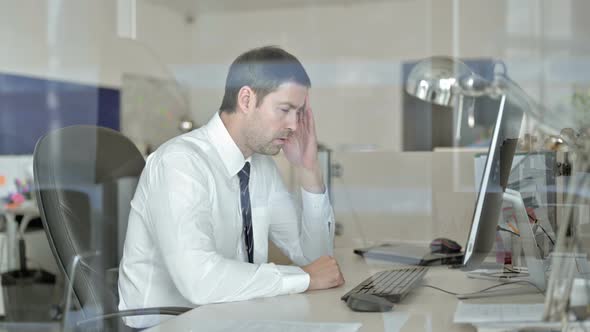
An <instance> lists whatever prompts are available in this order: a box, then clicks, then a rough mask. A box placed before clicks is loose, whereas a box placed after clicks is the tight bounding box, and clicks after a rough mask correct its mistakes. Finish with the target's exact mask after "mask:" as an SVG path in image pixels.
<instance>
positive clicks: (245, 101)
mask: <svg viewBox="0 0 590 332" xmlns="http://www.w3.org/2000/svg"><path fill="white" fill-rule="evenodd" d="M237 106H238V111H241V112H246V113H249V112H250V111H251V110H253V109H254V107H256V93H254V90H252V88H250V87H249V86H243V87H242V88H241V89H240V91H238V105H237Z"/></svg>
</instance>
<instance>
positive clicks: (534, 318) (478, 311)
mask: <svg viewBox="0 0 590 332" xmlns="http://www.w3.org/2000/svg"><path fill="white" fill-rule="evenodd" d="M543 306H544V304H543V303H535V304H506V303H500V304H471V303H465V302H463V301H461V302H459V304H458V305H457V310H456V311H455V317H454V318H453V321H454V322H455V323H468V324H473V325H485V324H492V325H495V324H505V323H529V322H530V323H537V322H541V320H542V317H543Z"/></svg>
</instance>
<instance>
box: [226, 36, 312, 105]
mask: <svg viewBox="0 0 590 332" xmlns="http://www.w3.org/2000/svg"><path fill="white" fill-rule="evenodd" d="M286 82H293V83H297V84H300V85H303V86H306V87H308V88H309V87H311V81H310V80H309V76H307V73H306V72H305V69H304V68H303V65H302V64H301V62H299V60H297V58H296V57H295V56H293V55H292V54H290V53H288V52H287V51H285V50H283V49H281V48H279V47H276V46H265V47H259V48H255V49H253V50H250V51H247V52H246V53H243V54H242V55H240V56H238V57H237V58H236V59H235V60H234V62H233V63H232V64H231V66H230V67H229V71H228V73H227V79H226V80H225V94H224V96H223V101H222V102H221V106H220V107H219V110H220V111H221V112H228V113H231V112H234V111H235V110H236V104H237V99H238V92H239V91H240V89H241V88H242V87H244V86H249V87H250V88H252V90H254V92H255V93H256V97H257V98H258V99H257V102H256V106H258V105H260V103H261V102H262V100H263V99H264V97H265V96H266V95H268V94H269V93H271V92H273V91H274V90H276V89H277V88H278V87H279V86H280V85H281V84H283V83H286Z"/></svg>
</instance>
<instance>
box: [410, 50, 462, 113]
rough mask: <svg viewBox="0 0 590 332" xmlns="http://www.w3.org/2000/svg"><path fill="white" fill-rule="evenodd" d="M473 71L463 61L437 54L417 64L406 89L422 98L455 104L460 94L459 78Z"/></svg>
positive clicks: (441, 103) (439, 103)
mask: <svg viewBox="0 0 590 332" xmlns="http://www.w3.org/2000/svg"><path fill="white" fill-rule="evenodd" d="M472 76H473V72H472V71H471V70H470V69H469V67H467V65H466V64H464V63H463V62H461V61H458V60H456V59H452V58H449V57H444V56H435V57H431V58H428V59H425V60H422V61H420V62H419V63H418V64H416V65H415V66H414V67H413V68H412V70H411V71H410V74H409V75H408V79H407V80H406V91H407V92H408V93H409V94H410V95H412V96H414V97H416V98H418V99H421V100H424V101H427V102H430V103H434V104H437V105H442V106H453V105H454V102H455V99H456V98H454V97H455V96H456V95H459V94H460V93H459V89H457V88H458V84H459V80H461V79H462V78H465V77H472Z"/></svg>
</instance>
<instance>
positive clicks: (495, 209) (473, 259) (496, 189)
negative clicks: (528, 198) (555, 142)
mask: <svg viewBox="0 0 590 332" xmlns="http://www.w3.org/2000/svg"><path fill="white" fill-rule="evenodd" d="M498 108H499V109H498V115H497V118H496V124H495V126H494V132H493V134H492V140H491V142H490V148H489V151H488V156H487V159H486V162H485V168H484V172H483V176H482V178H481V185H480V186H479V192H478V195H477V200H476V202H475V209H474V213H473V219H472V222H471V229H470V231H469V237H468V238H467V244H466V245H465V256H464V258H463V267H464V269H466V270H473V269H475V268H477V267H478V266H479V265H480V264H481V262H482V261H483V260H484V259H485V258H486V257H487V255H488V254H489V252H490V250H491V249H492V247H493V245H494V241H495V239H496V226H497V224H498V220H499V218H500V213H501V211H502V201H503V194H504V190H505V189H506V185H507V183H508V176H509V175H510V168H511V165H512V159H513V157H514V153H515V150H516V143H517V141H518V136H519V133H520V127H521V123H522V110H521V109H520V108H519V107H517V106H515V105H512V104H510V103H509V102H508V98H506V96H503V97H502V98H501V99H500V100H499V107H498Z"/></svg>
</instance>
